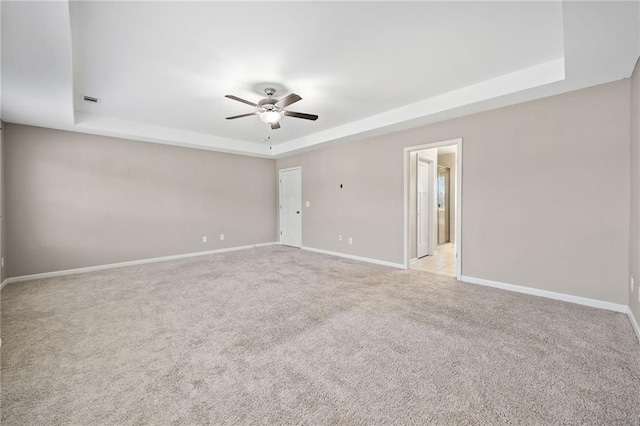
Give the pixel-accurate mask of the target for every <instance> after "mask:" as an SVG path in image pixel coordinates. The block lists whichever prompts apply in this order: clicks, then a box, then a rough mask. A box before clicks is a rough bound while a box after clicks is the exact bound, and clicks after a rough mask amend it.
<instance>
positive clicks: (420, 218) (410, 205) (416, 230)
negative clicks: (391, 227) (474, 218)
mask: <svg viewBox="0 0 640 426" xmlns="http://www.w3.org/2000/svg"><path fill="white" fill-rule="evenodd" d="M404 155H405V158H404V161H405V169H404V170H405V200H404V201H405V267H406V268H407V269H417V270H423V271H426V272H432V273H436V274H441V275H448V276H452V277H457V278H459V277H460V276H461V274H462V256H461V246H460V245H461V242H462V238H461V230H460V223H461V221H460V216H461V198H462V197H461V188H462V179H461V176H462V173H461V172H462V139H454V140H449V141H443V142H437V143H433V144H425V145H419V146H413V147H408V148H405V150H404Z"/></svg>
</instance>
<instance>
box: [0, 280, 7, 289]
mask: <svg viewBox="0 0 640 426" xmlns="http://www.w3.org/2000/svg"><path fill="white" fill-rule="evenodd" d="M7 284H9V278H5V279H4V281H2V284H0V291H2V289H3V288H4V287H5V286H6V285H7Z"/></svg>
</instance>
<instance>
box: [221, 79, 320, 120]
mask: <svg viewBox="0 0 640 426" xmlns="http://www.w3.org/2000/svg"><path fill="white" fill-rule="evenodd" d="M264 92H265V93H266V94H267V97H266V98H264V99H262V100H260V101H259V102H258V103H257V104H254V103H253V102H251V101H247V100H245V99H242V98H239V97H237V96H233V95H225V98H229V99H233V100H234V101H238V102H242V103H245V104H247V105H251V106H252V107H255V108H257V110H256V111H254V112H250V113H248V114H240V115H234V116H233V117H227V120H235V119H236V118H242V117H249V116H252V115H257V116H258V117H260V120H262V121H263V122H265V123H267V124H270V125H271V128H272V129H274V130H275V129H279V128H280V119H281V118H282V117H283V116H286V117H294V118H302V119H305V120H317V119H318V116H317V115H314V114H305V113H303V112H293V111H285V110H284V108H286V107H288V106H289V105H291V104H293V103H295V102H298V101H299V100H300V99H302V98H301V97H300V96H298V95H296V94H295V93H292V94H290V95H288V96H285V97H284V98H282V99H280V100H277V99H274V98H273V97H272V96H273V95H274V94H275V93H276V89H274V88H271V87H268V88H266V89H264Z"/></svg>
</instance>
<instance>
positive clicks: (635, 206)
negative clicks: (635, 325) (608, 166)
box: [628, 63, 640, 321]
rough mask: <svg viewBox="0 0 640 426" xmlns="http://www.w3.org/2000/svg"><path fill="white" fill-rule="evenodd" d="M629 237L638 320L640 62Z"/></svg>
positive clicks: (632, 303) (634, 98) (634, 97)
mask: <svg viewBox="0 0 640 426" xmlns="http://www.w3.org/2000/svg"><path fill="white" fill-rule="evenodd" d="M630 224H631V225H630V229H629V233H630V238H629V275H630V276H632V277H634V279H635V285H634V291H633V292H632V291H631V288H630V287H629V290H628V291H629V307H630V308H631V311H632V312H633V315H634V316H635V318H636V320H637V321H640V302H639V301H638V295H639V294H640V288H638V286H639V285H640V63H639V64H636V69H635V71H634V73H633V77H632V79H631V222H630Z"/></svg>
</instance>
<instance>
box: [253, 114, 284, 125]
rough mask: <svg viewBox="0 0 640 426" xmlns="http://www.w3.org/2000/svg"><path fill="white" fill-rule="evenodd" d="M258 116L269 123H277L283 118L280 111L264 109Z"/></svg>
mask: <svg viewBox="0 0 640 426" xmlns="http://www.w3.org/2000/svg"><path fill="white" fill-rule="evenodd" d="M258 116H259V117H260V120H262V121H263V122H264V123H267V124H276V123H277V122H278V121H280V119H281V118H282V114H281V113H280V112H278V111H263V112H261V113H260V114H258Z"/></svg>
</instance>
